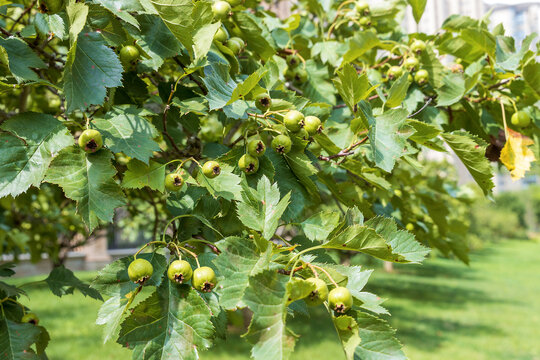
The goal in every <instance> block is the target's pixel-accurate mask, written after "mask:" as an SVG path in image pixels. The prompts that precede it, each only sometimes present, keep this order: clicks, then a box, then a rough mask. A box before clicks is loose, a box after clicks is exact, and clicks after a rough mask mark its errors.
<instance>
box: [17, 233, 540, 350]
mask: <svg viewBox="0 0 540 360" xmlns="http://www.w3.org/2000/svg"><path fill="white" fill-rule="evenodd" d="M539 253H540V244H538V243H534V242H521V241H512V242H510V241H508V242H502V243H499V244H498V245H496V246H494V247H492V248H491V249H486V250H482V251H480V252H478V253H476V254H473V255H472V259H471V267H470V268H468V267H466V266H464V265H463V264H461V263H459V262H457V261H451V260H445V259H434V260H429V261H426V263H425V264H424V265H420V266H417V265H414V266H413V265H409V266H398V267H396V273H394V274H387V273H383V272H382V271H379V272H375V273H374V275H373V277H372V280H371V281H370V282H369V283H368V287H367V290H368V291H371V292H374V293H376V294H378V295H380V296H382V297H387V298H389V300H388V301H387V302H386V306H387V307H388V309H389V310H390V311H391V313H392V316H391V317H389V319H388V320H389V321H390V322H391V324H392V325H393V326H394V327H395V328H397V329H398V337H399V339H400V340H401V341H402V342H403V343H404V344H405V352H406V354H407V355H408V356H409V357H410V358H411V359H415V360H422V359H429V360H431V359H438V360H445V359H452V360H455V359H474V360H483V359H486V360H487V359H490V360H494V359H505V360H506V359H512V360H533V359H540V340H539V339H540V261H538V259H539V257H538V254H539ZM79 275H80V276H81V277H82V278H83V279H86V280H88V279H90V278H91V277H92V274H88V273H86V274H79ZM32 280H34V279H32ZM20 281H21V280H20V279H18V280H16V282H17V283H20ZM25 281H26V279H25ZM29 295H30V297H31V300H30V301H28V300H26V299H23V302H24V303H25V304H26V305H28V306H29V307H31V308H32V309H33V310H34V311H35V312H37V313H38V314H39V316H40V318H41V321H42V324H43V325H45V326H46V327H47V328H48V329H49V331H50V333H51V337H52V339H53V340H52V342H51V344H50V345H49V349H48V354H49V357H50V359H51V360H55V359H58V360H60V359H77V360H91V359H96V360H97V359H115V360H118V359H128V358H129V357H130V352H129V351H127V350H125V349H123V348H121V347H120V346H119V345H117V344H112V343H109V344H106V345H102V343H101V331H100V330H101V329H100V328H99V326H97V325H95V324H94V320H95V317H96V313H97V310H98V308H99V306H100V303H99V302H98V301H94V300H92V299H89V298H84V297H83V296H81V295H80V294H76V295H74V296H66V297H63V298H61V299H59V298H57V297H55V296H53V295H52V294H51V293H50V292H49V291H48V290H47V289H45V288H37V289H32V290H29ZM292 324H293V328H294V330H295V332H296V333H297V334H299V335H302V336H301V338H300V339H299V341H298V343H297V347H296V352H295V355H294V356H293V359H298V360H304V359H310V358H311V359H319V358H321V355H325V356H334V358H333V359H334V360H338V359H342V358H343V353H342V350H341V348H340V346H339V343H338V340H337V338H336V335H335V334H334V331H333V327H332V324H331V323H330V322H329V319H328V316H326V315H325V314H324V313H323V312H322V311H316V312H315V313H314V314H313V316H312V318H311V319H310V320H309V321H306V319H302V318H297V319H295V320H293V321H292ZM248 358H249V345H248V344H247V343H246V342H245V341H244V340H243V339H241V338H239V336H232V337H231V338H230V340H229V341H228V342H227V343H219V344H218V345H217V346H216V347H215V348H214V349H213V350H212V351H211V352H208V353H202V359H203V360H214V359H215V360H218V359H220V360H232V359H248Z"/></svg>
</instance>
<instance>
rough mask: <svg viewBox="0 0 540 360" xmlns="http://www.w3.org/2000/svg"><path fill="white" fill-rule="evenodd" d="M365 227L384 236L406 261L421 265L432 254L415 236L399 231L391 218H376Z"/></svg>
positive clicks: (370, 220) (394, 250)
mask: <svg viewBox="0 0 540 360" xmlns="http://www.w3.org/2000/svg"><path fill="white" fill-rule="evenodd" d="M365 225H366V226H369V227H372V228H373V229H375V231H376V232H377V234H379V235H380V236H382V237H383V238H384V240H385V241H386V243H387V244H389V245H390V246H391V247H392V251H393V252H394V253H398V254H400V255H401V256H403V258H404V259H405V260H406V261H409V262H412V263H420V262H422V261H423V260H424V258H425V257H426V256H427V254H429V252H430V250H429V248H427V247H425V246H423V245H422V244H420V243H419V242H418V241H416V240H415V238H414V235H413V234H411V233H410V232H407V231H404V230H398V229H397V225H396V223H395V221H394V220H392V219H390V218H385V217H381V216H378V217H374V218H371V219H369V220H368V221H367V222H366V223H365Z"/></svg>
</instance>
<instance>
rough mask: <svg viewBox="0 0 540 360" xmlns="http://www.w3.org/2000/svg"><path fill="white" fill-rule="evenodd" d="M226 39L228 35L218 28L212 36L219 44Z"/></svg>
mask: <svg viewBox="0 0 540 360" xmlns="http://www.w3.org/2000/svg"><path fill="white" fill-rule="evenodd" d="M228 38H229V35H227V32H226V31H225V30H223V28H219V29H218V30H217V31H216V33H215V34H214V40H215V41H219V42H220V43H224V42H225V41H227V39H228Z"/></svg>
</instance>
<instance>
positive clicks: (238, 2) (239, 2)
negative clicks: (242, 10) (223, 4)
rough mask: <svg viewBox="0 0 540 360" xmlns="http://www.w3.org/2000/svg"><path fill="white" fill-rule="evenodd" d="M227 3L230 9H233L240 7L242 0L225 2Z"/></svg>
mask: <svg viewBox="0 0 540 360" xmlns="http://www.w3.org/2000/svg"><path fill="white" fill-rule="evenodd" d="M227 2H228V3H229V4H231V6H232V7H235V6H238V5H240V4H241V3H242V2H243V0H227Z"/></svg>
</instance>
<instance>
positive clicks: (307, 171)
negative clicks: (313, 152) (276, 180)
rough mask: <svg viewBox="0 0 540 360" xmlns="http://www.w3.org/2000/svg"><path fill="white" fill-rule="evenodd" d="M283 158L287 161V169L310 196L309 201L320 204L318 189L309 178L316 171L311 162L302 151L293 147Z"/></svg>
mask: <svg viewBox="0 0 540 360" xmlns="http://www.w3.org/2000/svg"><path fill="white" fill-rule="evenodd" d="M284 157H285V160H287V164H289V168H290V169H291V170H292V172H293V173H294V175H296V177H297V178H298V180H299V181H300V183H302V185H304V187H305V189H306V191H307V192H308V193H309V195H310V196H311V200H312V201H313V202H315V203H318V202H320V200H321V199H320V194H319V189H318V188H317V186H316V185H315V183H314V182H313V180H311V178H310V176H312V175H314V174H316V173H317V169H316V168H315V166H313V165H312V164H311V160H310V159H309V158H308V157H307V155H306V154H305V153H304V151H303V149H302V150H297V149H295V148H294V147H293V150H291V151H290V152H288V153H287V154H286V155H285V156H284Z"/></svg>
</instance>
